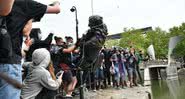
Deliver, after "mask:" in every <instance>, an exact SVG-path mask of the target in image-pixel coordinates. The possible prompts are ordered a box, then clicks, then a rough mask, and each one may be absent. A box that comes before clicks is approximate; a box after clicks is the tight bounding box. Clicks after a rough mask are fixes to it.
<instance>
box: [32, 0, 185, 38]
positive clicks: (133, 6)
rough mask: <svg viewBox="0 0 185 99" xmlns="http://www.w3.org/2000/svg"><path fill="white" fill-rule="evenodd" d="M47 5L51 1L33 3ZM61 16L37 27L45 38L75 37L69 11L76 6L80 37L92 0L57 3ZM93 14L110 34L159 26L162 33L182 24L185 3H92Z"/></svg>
mask: <svg viewBox="0 0 185 99" xmlns="http://www.w3.org/2000/svg"><path fill="white" fill-rule="evenodd" d="M36 1H39V2H41V3H44V4H49V2H51V1H52V0H36ZM59 1H61V13H60V14H57V15H45V16H44V18H43V19H42V20H41V22H40V23H36V24H34V27H40V28H41V30H42V32H43V37H45V36H46V35H47V34H48V33H49V32H55V35H58V36H62V37H64V36H72V37H75V13H72V12H70V8H71V7H72V6H73V5H75V6H76V7H77V10H78V19H79V34H80V35H81V34H83V33H85V32H86V30H87V29H88V27H87V24H88V17H89V16H90V15H92V10H91V0H59ZM93 8H94V13H93V14H98V15H101V16H103V18H104V22H105V23H106V24H107V26H108V29H109V33H110V34H114V33H120V32H122V31H123V28H124V27H127V28H131V27H134V28H143V27H147V26H152V27H153V28H155V27H158V26H159V27H161V28H162V29H163V30H168V29H169V28H171V27H173V26H175V25H180V24H181V23H182V22H185V0H93Z"/></svg>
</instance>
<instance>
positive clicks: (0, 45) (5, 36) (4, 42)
mask: <svg viewBox="0 0 185 99" xmlns="http://www.w3.org/2000/svg"><path fill="white" fill-rule="evenodd" d="M11 56H12V42H11V37H10V35H9V33H8V31H7V26H6V17H2V16H0V58H1V59H2V58H3V59H4V58H9V57H11Z"/></svg>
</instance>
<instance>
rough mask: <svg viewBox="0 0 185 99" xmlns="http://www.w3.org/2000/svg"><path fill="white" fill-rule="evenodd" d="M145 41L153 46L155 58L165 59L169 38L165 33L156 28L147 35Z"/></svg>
mask: <svg viewBox="0 0 185 99" xmlns="http://www.w3.org/2000/svg"><path fill="white" fill-rule="evenodd" d="M146 39H147V41H148V43H149V44H153V45H154V50H155V55H156V58H167V53H168V42H169V37H168V34H167V32H166V31H163V30H161V28H159V27H157V28H155V29H154V30H153V31H150V32H148V33H147V36H146Z"/></svg>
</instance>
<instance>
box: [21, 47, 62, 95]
mask: <svg viewBox="0 0 185 99" xmlns="http://www.w3.org/2000/svg"><path fill="white" fill-rule="evenodd" d="M49 62H50V53H49V52H48V51H47V50H46V49H44V48H41V49H37V50H35V51H34V52H33V54H32V62H30V63H29V64H28V65H29V66H30V67H29V68H28V74H27V75H26V78H25V80H24V81H23V84H24V85H25V86H24V87H23V88H22V91H21V98H22V99H35V97H36V96H37V95H38V94H39V92H40V91H41V90H42V88H43V87H45V88H47V89H50V90H56V89H58V88H59V86H60V85H61V82H62V80H61V79H57V80H53V79H52V77H51V75H50V73H49V71H48V70H47V69H46V68H47V67H48V65H49Z"/></svg>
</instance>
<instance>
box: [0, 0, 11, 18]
mask: <svg viewBox="0 0 185 99" xmlns="http://www.w3.org/2000/svg"><path fill="white" fill-rule="evenodd" d="M13 3H14V0H0V16H6V15H8V14H9V13H10V12H11V9H12V5H13Z"/></svg>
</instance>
